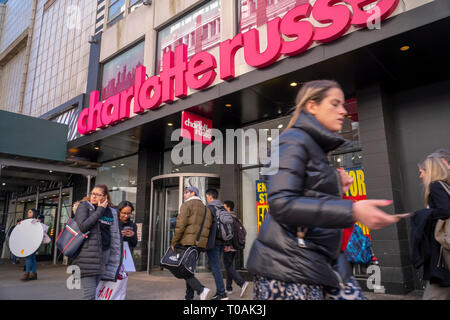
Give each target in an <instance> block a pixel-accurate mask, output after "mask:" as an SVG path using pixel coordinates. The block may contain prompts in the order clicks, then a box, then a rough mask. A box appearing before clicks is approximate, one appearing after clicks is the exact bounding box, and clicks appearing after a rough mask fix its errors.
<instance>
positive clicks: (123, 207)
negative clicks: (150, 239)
mask: <svg viewBox="0 0 450 320" xmlns="http://www.w3.org/2000/svg"><path fill="white" fill-rule="evenodd" d="M117 211H118V212H119V218H120V220H119V229H120V233H121V234H122V237H123V241H124V242H125V241H126V242H128V246H129V247H130V250H131V253H133V250H134V247H136V245H137V242H138V239H137V226H136V223H134V222H133V221H131V219H130V218H131V215H132V214H133V212H134V207H133V204H132V203H131V202H130V201H122V202H121V203H119V205H118V206H117Z"/></svg>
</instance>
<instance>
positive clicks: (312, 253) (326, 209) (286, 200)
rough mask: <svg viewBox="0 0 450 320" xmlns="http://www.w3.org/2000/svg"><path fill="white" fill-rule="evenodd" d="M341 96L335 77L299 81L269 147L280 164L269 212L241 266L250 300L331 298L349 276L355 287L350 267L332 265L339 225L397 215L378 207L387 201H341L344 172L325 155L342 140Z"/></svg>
mask: <svg viewBox="0 0 450 320" xmlns="http://www.w3.org/2000/svg"><path fill="white" fill-rule="evenodd" d="M344 101H345V100H344V93H343V91H342V89H341V88H340V86H339V84H337V83H336V82H334V81H328V80H321V81H311V82H308V83H305V84H304V85H303V87H302V88H301V90H300V91H299V94H298V96H297V107H296V110H295V113H294V115H293V117H292V119H291V121H290V123H289V125H288V127H287V129H286V131H285V132H284V133H283V134H281V135H280V138H279V142H278V146H277V148H274V149H273V150H272V152H274V153H275V154H274V156H278V157H279V168H277V169H278V171H277V172H274V174H272V175H270V174H269V175H268V200H269V213H270V215H268V216H267V217H266V218H265V220H264V222H263V224H262V226H261V228H260V230H259V234H258V238H257V239H256V241H255V242H254V244H253V247H252V249H251V251H250V255H249V257H248V265H247V268H248V270H249V271H250V272H252V273H253V274H255V289H254V292H255V299H297V300H309V299H317V300H321V299H329V298H331V297H330V296H329V295H328V293H329V292H332V291H333V288H335V289H336V291H339V289H338V288H342V286H343V285H344V283H345V284H346V285H348V284H349V281H350V280H351V281H352V283H350V284H349V285H350V286H352V287H353V289H355V291H358V290H357V289H358V288H357V287H355V286H357V283H356V281H355V280H354V279H350V278H351V273H348V274H347V275H344V274H342V273H341V275H340V274H339V273H338V272H336V271H335V270H334V268H333V266H334V265H335V264H336V261H337V258H338V256H339V253H340V246H341V241H342V229H344V228H349V227H351V226H353V224H354V223H355V221H359V222H361V223H363V224H365V225H366V226H368V227H369V228H373V229H379V228H381V227H384V226H387V225H389V224H392V223H395V222H397V221H398V219H399V218H398V217H394V216H391V215H388V214H386V213H384V212H383V211H382V210H380V209H378V208H377V206H386V205H389V204H390V203H391V201H387V200H366V201H359V202H356V203H352V201H351V200H343V199H342V186H343V184H342V178H344V179H345V180H348V175H347V176H346V174H345V173H341V174H339V173H338V171H337V170H336V169H335V168H334V167H332V166H330V164H329V162H328V159H327V153H328V152H330V151H332V150H335V149H336V148H338V147H339V146H341V145H343V144H344V143H346V140H344V139H343V138H342V137H340V136H338V135H337V134H336V132H338V131H339V130H341V128H342V124H343V122H344V117H345V115H346V114H347V111H346V110H345V108H344ZM276 153H279V154H278V155H277V154H276ZM341 175H342V178H341ZM350 182H351V180H350ZM347 183H348V181H346V182H345V183H344V185H345V184H347ZM299 228H307V232H306V235H305V236H304V239H303V240H304V243H305V246H304V247H300V246H299V245H298V242H297V241H298V239H297V231H298V229H299ZM349 279H350V280H349ZM354 298H355V299H358V298H362V297H354Z"/></svg>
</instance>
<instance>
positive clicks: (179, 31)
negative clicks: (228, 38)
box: [156, 0, 220, 73]
mask: <svg viewBox="0 0 450 320" xmlns="http://www.w3.org/2000/svg"><path fill="white" fill-rule="evenodd" d="M219 42H220V0H211V1H208V2H207V3H206V4H205V5H203V6H201V7H199V8H198V9H196V10H195V11H193V12H191V13H189V14H187V15H185V16H183V17H182V18H181V19H179V20H177V21H175V22H173V23H172V24H170V25H168V26H167V27H165V28H164V29H162V30H161V31H159V32H158V44H157V50H158V51H157V57H156V61H157V66H156V70H157V71H156V73H159V72H161V70H162V58H163V55H164V53H165V52H168V51H170V50H172V51H175V47H176V46H178V45H180V44H182V43H184V44H186V45H187V47H188V58H190V57H192V56H193V55H194V54H196V53H198V52H201V51H205V50H209V49H211V48H213V47H215V46H217V45H218V44H219Z"/></svg>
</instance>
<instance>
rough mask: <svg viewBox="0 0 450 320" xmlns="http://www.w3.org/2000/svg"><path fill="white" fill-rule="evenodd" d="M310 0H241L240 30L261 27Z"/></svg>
mask: <svg viewBox="0 0 450 320" xmlns="http://www.w3.org/2000/svg"><path fill="white" fill-rule="evenodd" d="M305 3H309V0H262V1H261V0H240V1H239V9H240V10H239V32H246V31H248V30H250V29H252V28H255V27H260V26H262V25H264V24H266V23H267V22H268V21H270V20H272V19H273V18H276V17H280V16H283V15H284V14H285V13H286V12H288V11H289V10H291V9H292V8H295V7H296V6H299V5H301V4H305Z"/></svg>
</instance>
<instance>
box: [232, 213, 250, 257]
mask: <svg viewBox="0 0 450 320" xmlns="http://www.w3.org/2000/svg"><path fill="white" fill-rule="evenodd" d="M233 234H234V237H233V240H232V242H231V243H232V245H233V248H234V249H236V250H242V249H244V248H245V236H246V235H247V231H246V230H245V228H244V226H243V225H242V222H241V220H240V219H239V218H238V217H236V218H233Z"/></svg>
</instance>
